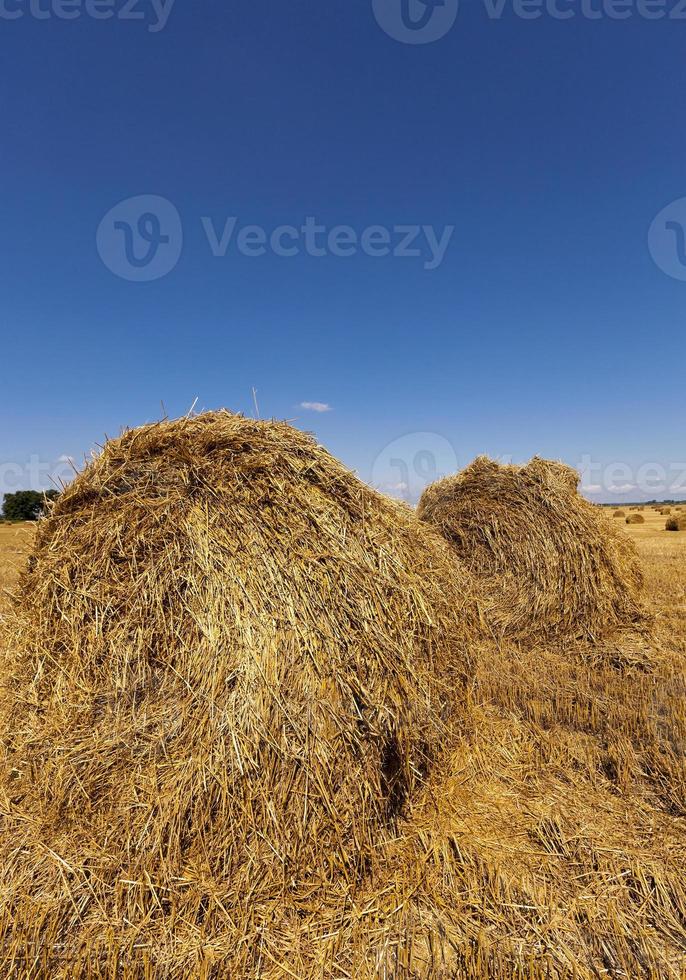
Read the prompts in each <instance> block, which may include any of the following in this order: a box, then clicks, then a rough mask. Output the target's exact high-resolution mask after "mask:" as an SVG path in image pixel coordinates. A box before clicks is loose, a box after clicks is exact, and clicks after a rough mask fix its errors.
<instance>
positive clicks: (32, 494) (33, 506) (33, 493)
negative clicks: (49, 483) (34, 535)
mask: <svg viewBox="0 0 686 980" xmlns="http://www.w3.org/2000/svg"><path fill="white" fill-rule="evenodd" d="M58 497H59V493H58V492H57V490H46V491H45V493H43V492H42V491H39V490H18V491H17V492H16V493H6V494H5V499H4V501H3V505H2V516H3V518H4V520H6V521H37V520H38V518H39V517H40V516H41V514H42V513H43V512H44V511H45V508H46V503H47V502H48V501H50V502H52V501H54V500H57V498H58Z"/></svg>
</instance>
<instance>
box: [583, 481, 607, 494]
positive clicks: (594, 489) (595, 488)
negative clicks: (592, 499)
mask: <svg viewBox="0 0 686 980" xmlns="http://www.w3.org/2000/svg"><path fill="white" fill-rule="evenodd" d="M581 489H582V490H584V491H585V492H586V493H600V491H601V490H602V489H603V488H602V486H601V485H600V484H599V483H591V484H590V485H589V486H587V487H582V488H581Z"/></svg>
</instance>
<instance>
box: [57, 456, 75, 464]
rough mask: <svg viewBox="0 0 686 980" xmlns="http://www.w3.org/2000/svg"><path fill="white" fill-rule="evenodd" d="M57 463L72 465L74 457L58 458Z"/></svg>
mask: <svg viewBox="0 0 686 980" xmlns="http://www.w3.org/2000/svg"><path fill="white" fill-rule="evenodd" d="M57 462H58V463H73V462H74V457H73V456H67V455H64V456H59V457H58V459H57Z"/></svg>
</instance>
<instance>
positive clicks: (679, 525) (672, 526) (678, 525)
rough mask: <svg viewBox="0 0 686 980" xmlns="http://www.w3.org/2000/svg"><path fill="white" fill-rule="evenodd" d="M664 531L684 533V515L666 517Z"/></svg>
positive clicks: (685, 522) (685, 523)
mask: <svg viewBox="0 0 686 980" xmlns="http://www.w3.org/2000/svg"><path fill="white" fill-rule="evenodd" d="M665 530H666V531H686V515H681V516H679V515H678V514H675V515H674V517H668V518H667V523H666V524H665Z"/></svg>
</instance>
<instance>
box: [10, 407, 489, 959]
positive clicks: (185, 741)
mask: <svg viewBox="0 0 686 980" xmlns="http://www.w3.org/2000/svg"><path fill="white" fill-rule="evenodd" d="M467 606H469V607H470V608H469V610H468V609H467V608H466V607H467ZM471 607H472V600H471V597H470V591H469V580H468V577H467V576H466V575H465V574H461V573H460V570H459V569H458V568H457V567H456V565H455V562H454V558H453V556H452V553H451V551H450V548H449V547H448V546H447V544H446V543H445V541H444V540H443V539H442V538H441V537H440V535H438V534H437V533H435V532H434V531H433V530H432V529H430V528H429V527H427V526H425V525H420V524H419V522H417V520H416V518H415V517H414V515H413V513H412V512H411V511H410V510H408V509H405V508H402V507H400V506H397V505H396V504H394V503H393V502H392V501H390V500H388V499H386V498H383V497H381V496H380V495H378V494H377V493H375V492H374V491H372V490H371V489H369V488H368V487H367V486H365V485H364V484H362V483H361V482H360V481H359V480H357V478H356V477H354V476H353V475H352V474H351V473H349V472H348V471H347V470H345V469H344V467H343V466H342V465H341V464H339V463H338V462H337V461H336V460H334V459H333V458H332V457H331V456H330V455H329V454H328V453H327V452H326V451H325V450H324V449H322V448H321V447H320V446H318V445H316V443H315V442H314V441H313V440H312V439H311V438H310V437H309V436H306V435H304V434H303V433H300V432H298V431H296V430H294V429H292V428H291V427H290V426H288V425H286V424H285V423H270V422H257V421H251V420H247V419H244V418H242V417H238V416H233V415H230V414H228V413H211V414H207V415H203V416H198V417H194V418H187V419H182V420H180V421H176V422H166V421H165V422H162V423H159V424H156V425H152V426H148V427H144V428H142V429H139V430H135V431H131V432H128V433H126V434H125V435H124V436H123V437H122V438H120V439H117V440H115V441H112V442H109V443H108V444H107V445H106V446H105V448H104V451H103V452H102V454H101V455H99V456H98V457H97V458H95V459H94V461H93V462H92V464H91V465H90V466H89V467H88V468H87V469H86V470H85V471H84V472H83V473H82V474H81V475H80V476H78V477H77V479H76V480H75V481H74V483H73V484H72V485H71V486H70V487H69V488H68V489H67V490H66V492H65V493H64V494H63V495H62V497H61V498H60V499H59V501H58V502H57V504H56V506H55V508H54V510H53V512H52V515H51V516H50V517H49V518H48V519H47V520H45V521H44V523H43V524H42V526H41V527H40V530H39V534H38V539H37V546H36V550H35V553H34V555H33V558H32V560H31V564H30V568H29V571H28V572H27V573H26V574H25V577H24V579H23V581H22V583H21V590H20V595H19V599H18V603H17V606H16V610H15V612H14V613H13V615H12V617H11V619H10V621H9V623H7V624H6V627H5V630H6V636H5V640H4V643H5V646H6V648H7V657H6V660H5V662H4V664H3V666H2V672H3V673H2V676H3V691H2V703H1V705H0V722H1V726H2V727H1V730H2V733H3V745H4V760H3V762H4V765H3V772H4V775H3V776H2V777H1V778H0V812H2V815H3V826H2V837H1V841H0V881H2V906H1V908H0V965H3V966H4V969H0V973H2V975H8V974H9V972H10V964H15V965H16V964H18V963H22V962H24V963H27V962H30V961H31V960H32V959H33V957H34V956H35V955H37V951H38V950H41V955H42V956H43V957H44V959H45V962H44V963H43V960H41V964H43V965H42V966H41V970H42V971H43V972H40V973H36V974H35V975H36V976H41V977H43V976H45V977H47V976H50V977H51V978H52V977H58V976H60V977H61V976H63V975H64V976H66V975H67V966H66V965H65V964H69V970H70V971H73V972H69V976H70V977H72V976H74V977H75V976H110V975H111V976H120V972H119V971H121V970H123V964H126V971H125V974H126V976H136V977H138V976H139V975H140V976H143V975H145V976H146V977H148V976H152V975H154V976H160V977H165V978H166V977H181V976H184V977H185V976H190V975H193V976H196V975H197V976H219V977H225V976H229V975H231V976H236V977H238V976H241V977H243V976H246V977H247V976H272V975H274V976H283V975H285V974H283V973H282V972H281V971H280V970H277V969H276V967H275V966H274V963H275V962H278V961H279V960H280V959H282V958H283V956H284V951H283V950H284V943H286V939H285V936H286V934H287V933H289V934H290V939H289V940H288V943H287V945H288V948H289V949H290V955H291V957H293V956H295V952H294V950H295V948H296V946H297V942H296V939H294V938H293V937H294V936H295V937H296V938H297V937H298V936H300V937H301V940H302V939H304V938H305V936H306V934H305V933H301V932H300V930H301V924H303V923H305V922H306V921H308V920H311V919H312V917H313V916H314V917H315V921H316V923H317V924H316V926H315V927H312V928H314V933H313V936H312V938H311V941H312V942H314V943H315V946H316V944H317V942H320V940H318V939H316V935H315V934H317V935H318V934H319V933H322V928H321V926H320V925H319V923H321V922H322V921H327V915H329V919H328V926H327V928H328V929H333V930H335V929H336V928H337V927H338V925H337V924H340V916H342V915H343V913H344V911H345V910H346V909H347V913H348V914H351V909H352V906H351V904H350V900H349V895H350V894H351V889H353V888H354V887H355V886H356V885H357V883H358V882H359V881H360V880H361V879H362V878H363V876H364V874H365V872H366V871H367V870H368V869H369V868H370V867H372V866H373V864H374V861H375V859H376V858H377V855H378V853H379V852H380V849H381V848H382V846H383V843H384V841H386V840H389V839H393V838H394V837H395V834H396V827H397V822H398V820H399V818H400V816H401V815H402V813H403V812H404V810H405V809H406V806H407V801H408V800H409V799H410V798H411V797H412V795H413V794H414V793H415V792H416V790H417V789H418V787H419V786H420V785H421V784H422V783H423V780H424V778H425V775H426V773H427V772H428V771H429V770H430V768H431V764H432V760H433V758H434V756H435V753H436V751H437V750H438V749H439V748H440V747H441V746H443V745H444V744H446V743H450V741H451V738H452V736H451V732H452V730H453V729H454V728H455V726H458V725H459V724H460V722H461V719H462V718H463V717H464V714H465V697H466V696H465V694H464V693H463V691H464V687H465V681H466V679H467V677H468V656H467V646H468V642H469V639H470V636H471V629H472V627H471V619H470V616H471V615H472V613H471V611H470V610H471ZM332 910H333V911H332ZM302 928H306V927H305V926H304V925H303V926H302ZM324 931H326V930H324ZM322 934H323V933H322ZM315 940H316V941H315ZM324 945H325V944H324ZM117 964H119V966H117ZM212 964H213V965H212ZM153 969H154V971H155V972H154V973H153V972H152V971H153ZM62 970H64V971H65V972H64V973H62V972H61V971H62ZM91 970H92V971H93V972H92V973H91V972H90V971H91ZM146 970H147V971H148V972H145V971H146ZM203 971H206V972H203ZM214 971H216V972H214ZM21 975H22V976H23V975H24V974H21ZM26 975H27V976H28V975H29V974H28V973H27V974H26ZM31 975H33V974H31ZM122 975H123V974H122ZM292 975H299V974H292Z"/></svg>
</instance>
